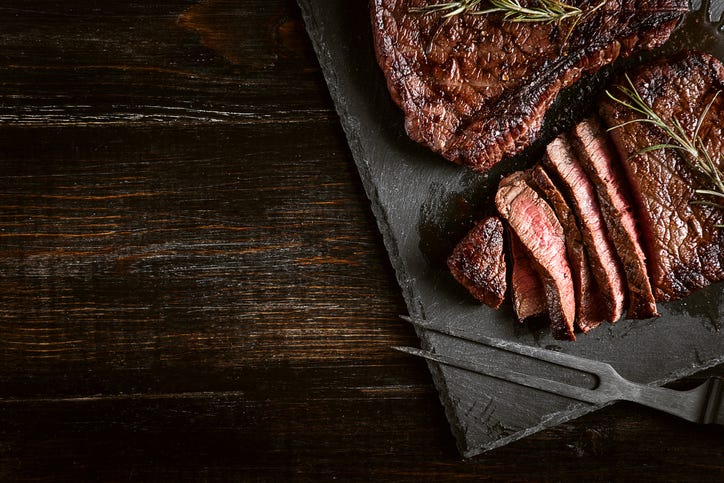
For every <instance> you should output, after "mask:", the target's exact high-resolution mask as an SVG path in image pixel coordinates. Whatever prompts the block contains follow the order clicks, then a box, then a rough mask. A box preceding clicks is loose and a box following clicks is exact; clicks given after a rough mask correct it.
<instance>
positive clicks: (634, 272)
mask: <svg viewBox="0 0 724 483" xmlns="http://www.w3.org/2000/svg"><path fill="white" fill-rule="evenodd" d="M571 139H572V140H573V147H574V148H575V151H576V154H577V155H578V160H579V162H580V163H581V166H583V169H584V170H585V172H586V174H587V175H588V177H589V178H590V180H591V181H592V182H593V185H594V186H595V188H596V195H597V196H598V201H599V204H600V206H601V213H602V215H603V220H604V221H605V223H606V228H607V229H608V233H609V235H610V238H611V241H612V242H613V245H614V247H615V249H616V252H617V254H618V256H619V259H620V260H621V262H622V263H623V269H624V274H625V276H626V283H627V286H628V295H629V303H628V317H629V318H630V319H645V318H649V317H655V316H658V315H659V314H658V313H657V312H656V301H655V300H654V294H653V291H652V289H651V283H650V282H649V275H648V270H647V268H646V256H645V255H644V252H643V250H642V248H641V243H640V241H639V232H638V228H637V226H636V220H635V219H634V213H633V206H632V205H631V203H630V202H629V200H628V198H629V195H628V189H627V184H626V180H625V178H624V176H622V174H623V173H622V168H621V167H620V164H619V160H618V154H617V153H616V151H615V148H614V147H613V146H612V145H611V141H610V139H609V138H608V134H607V133H606V131H605V130H604V129H603V128H602V127H601V125H600V123H599V122H598V121H597V120H595V119H587V120H585V121H583V122H581V123H579V124H578V125H577V126H576V127H575V128H574V129H573V136H572V138H571Z"/></svg>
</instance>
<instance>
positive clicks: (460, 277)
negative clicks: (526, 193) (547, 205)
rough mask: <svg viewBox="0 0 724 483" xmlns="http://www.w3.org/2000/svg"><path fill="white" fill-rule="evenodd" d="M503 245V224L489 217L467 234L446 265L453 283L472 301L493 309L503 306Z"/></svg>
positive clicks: (505, 284)
mask: <svg viewBox="0 0 724 483" xmlns="http://www.w3.org/2000/svg"><path fill="white" fill-rule="evenodd" d="M503 245H504V232H503V223H502V222H501V221H500V218H498V217H496V216H491V217H488V218H485V219H483V220H481V221H479V222H478V223H477V224H476V225H475V226H474V227H473V229H472V230H470V232H468V234H467V235H466V236H465V238H463V239H462V240H461V241H460V243H458V244H457V246H456V247H455V249H454V250H453V252H452V254H451V255H450V257H449V258H448V261H447V264H448V268H449V269H450V271H451V272H452V274H453V277H455V280H457V281H458V282H459V283H460V284H462V285H463V286H464V287H465V288H467V289H468V291H469V292H470V293H471V294H472V296H473V297H475V298H476V299H478V300H480V301H481V302H483V303H484V304H486V305H489V306H491V307H493V308H498V307H500V304H501V303H503V299H504V298H505V291H506V289H507V282H506V278H505V274H506V264H505V255H504V252H503Z"/></svg>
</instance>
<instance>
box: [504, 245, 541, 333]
mask: <svg viewBox="0 0 724 483" xmlns="http://www.w3.org/2000/svg"><path fill="white" fill-rule="evenodd" d="M509 239H510V256H511V259H512V260H513V274H512V275H511V277H510V292H511V295H512V299H513V310H514V311H515V315H516V317H517V318H518V320H519V321H520V322H525V321H526V320H528V319H532V318H534V317H540V316H542V315H545V314H546V311H547V310H546V294H545V289H544V288H543V283H542V282H541V280H540V277H538V274H537V273H536V271H535V268H533V262H532V261H531V259H530V257H529V256H528V253H526V251H525V247H524V246H523V244H522V243H521V242H520V240H519V239H518V237H517V236H515V234H513V233H511V234H510V237H509Z"/></svg>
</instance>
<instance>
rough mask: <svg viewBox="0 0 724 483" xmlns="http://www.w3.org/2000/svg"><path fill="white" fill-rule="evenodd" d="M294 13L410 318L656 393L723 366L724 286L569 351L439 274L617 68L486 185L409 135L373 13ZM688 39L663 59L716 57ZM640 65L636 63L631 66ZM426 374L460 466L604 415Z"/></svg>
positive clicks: (432, 342)
mask: <svg viewBox="0 0 724 483" xmlns="http://www.w3.org/2000/svg"><path fill="white" fill-rule="evenodd" d="M298 3H299V4H300V6H301V8H302V12H303V14H304V18H305V22H306V26H307V30H308V32H309V34H310V37H311V39H312V42H313V44H314V47H315V49H316V53H317V56H318V58H319V61H320V64H321V66H322V69H323V72H324V75H325V77H326V80H327V84H328V86H329V90H330V93H331V95H332V99H333V100H334V103H335V105H336V108H337V111H338V113H339V116H340V118H341V122H342V125H343V127H344V130H345V132H346V134H347V138H348V142H349V145H350V148H351V150H352V154H353V156H354V159H355V162H356V164H357V167H358V169H359V173H360V176H361V178H362V181H363V183H364V187H365V190H366V192H367V195H368V197H369V199H370V201H371V203H372V210H373V212H374V215H375V217H376V218H377V222H378V225H379V228H380V230H381V232H382V235H383V237H384V241H385V245H386V247H387V250H388V252H389V256H390V259H391V261H392V265H393V266H394V268H395V271H396V274H397V278H398V281H399V284H400V287H401V288H402V291H403V295H404V297H405V300H406V302H407V306H408V310H409V313H410V315H411V316H412V317H417V318H424V319H426V320H429V321H432V322H433V323H434V324H436V326H438V327H440V328H442V329H445V328H454V329H456V330H459V331H464V332H465V333H469V334H471V335H474V334H485V335H489V336H494V337H498V338H502V339H506V340H515V341H518V342H521V343H524V344H529V345H534V346H540V347H547V348H550V349H554V350H561V351H564V352H568V353H571V354H576V355H579V356H583V357H587V358H591V359H596V360H601V361H606V362H609V363H611V364H612V365H613V366H614V367H615V368H616V369H617V370H618V371H619V372H620V373H621V374H622V375H623V376H624V377H627V378H629V379H631V380H634V381H639V382H645V383H652V384H662V383H665V382H667V381H671V380H674V379H677V378H681V377H684V376H686V375H689V374H692V373H694V372H696V371H698V370H701V369H705V368H708V367H712V366H714V365H717V364H720V363H722V362H724V331H722V330H721V321H722V311H723V310H724V306H723V304H722V303H721V297H722V289H723V288H724V287H723V286H722V284H719V285H716V286H714V287H710V288H709V289H707V290H703V291H701V292H698V293H696V294H694V295H692V296H691V297H689V298H687V299H686V300H684V301H680V302H675V303H669V304H661V305H660V311H661V313H662V317H660V318H658V319H654V320H642V321H629V320H623V321H620V322H619V323H618V324H616V325H613V326H611V325H609V326H602V327H599V328H598V329H596V330H594V331H592V332H591V333H589V334H586V335H582V336H581V337H579V340H578V341H577V342H575V343H566V342H560V341H556V340H554V339H552V338H551V337H550V335H549V333H548V331H547V330H545V329H540V330H537V331H536V330H530V329H529V328H525V327H521V326H518V325H517V324H516V323H515V322H513V316H512V311H511V307H510V306H509V305H507V306H503V308H502V309H501V310H497V311H496V310H492V309H490V308H488V307H485V306H481V305H479V304H477V303H475V302H474V301H472V299H471V298H470V297H469V296H468V295H467V294H466V293H465V291H464V290H463V289H462V288H460V287H459V286H458V285H457V284H456V283H455V282H454V280H453V279H452V277H451V276H450V275H449V273H448V272H447V270H446V269H445V267H444V260H445V257H446V256H447V254H448V253H449V251H450V249H451V247H452V246H453V244H454V243H455V242H456V241H457V240H458V239H459V238H460V237H461V236H462V235H463V234H464V233H465V232H466V231H467V229H469V228H470V226H471V223H472V221H473V220H474V219H475V218H476V217H479V216H480V215H481V214H483V213H485V212H486V211H487V210H490V207H489V204H490V203H489V196H490V191H491V189H490V188H491V187H495V186H496V185H497V182H498V180H499V179H500V176H501V174H502V173H503V172H507V171H510V170H512V169H515V168H517V167H519V166H521V165H523V164H525V163H526V162H528V161H529V160H530V159H531V158H532V157H535V156H536V154H537V153H538V152H540V149H541V147H542V146H544V143H545V142H547V141H549V140H550V139H551V138H552V137H553V136H554V135H555V129H552V128H550V126H556V127H558V128H560V129H565V128H567V127H568V126H570V125H571V123H572V122H574V121H576V120H577V117H576V116H579V117H580V115H581V113H582V112H583V109H580V108H574V107H572V106H579V107H580V106H582V105H586V104H588V105H590V104H591V103H590V99H591V96H592V95H595V93H596V92H600V90H601V87H602V86H604V85H606V82H607V81H608V80H609V79H610V77H611V76H612V75H613V73H614V72H615V71H616V68H613V69H604V70H603V71H602V72H601V73H600V74H598V75H597V76H595V77H594V78H593V79H589V80H588V81H587V82H585V83H583V84H582V86H579V87H578V88H576V89H573V90H569V91H568V92H565V93H562V95H561V96H560V99H559V102H557V105H556V106H555V108H554V109H553V110H552V116H558V118H556V119H555V120H551V119H553V118H550V119H549V120H548V122H547V123H546V124H547V126H549V127H548V128H546V129H545V130H544V133H543V137H542V140H541V142H539V143H537V144H536V145H534V146H533V147H531V148H530V149H529V150H527V152H526V153H525V155H524V156H520V157H518V158H517V159H514V160H511V161H508V162H504V163H501V164H500V165H499V167H498V168H497V169H495V170H494V171H493V172H491V173H489V174H488V175H487V176H484V175H479V174H476V173H473V172H471V171H469V170H466V169H463V168H460V167H457V166H454V165H452V164H450V163H448V162H446V161H444V160H443V159H442V158H440V157H439V156H437V155H435V154H433V153H431V152H429V151H427V150H426V149H425V148H423V147H421V146H418V145H417V144H415V143H413V142H412V141H410V140H409V139H408V138H407V136H406V135H405V132H404V128H403V118H402V113H401V111H400V110H399V109H398V108H397V107H396V106H395V105H394V104H393V102H392V101H391V99H390V97H389V95H388V93H387V89H386V87H385V83H384V79H383V77H382V74H381V72H380V70H379V68H378V67H377V64H376V62H375V59H374V54H373V50H372V49H373V48H372V39H371V33H370V24H369V16H368V10H367V2H365V1H357V2H343V1H340V0H299V2H298ZM717 5H718V6H720V7H721V6H722V5H724V4H723V3H721V2H720V3H718V4H717ZM695 7H697V6H696V5H695ZM693 15H698V14H692V17H691V18H690V19H688V20H687V22H686V24H687V25H689V27H695V29H696V30H697V31H701V32H711V29H707V28H704V27H707V25H705V24H702V22H701V18H695V17H694V16H693ZM702 25H704V27H702ZM690 31H693V29H692V28H688V29H684V30H682V31H681V33H680V34H678V37H677V38H674V39H672V41H671V42H670V43H669V45H668V47H665V48H664V49H663V50H662V52H659V55H663V53H665V52H666V50H667V49H668V51H669V52H671V51H675V50H678V49H679V48H681V47H682V46H687V47H691V46H693V47H697V48H702V49H705V50H708V51H710V52H712V53H714V54H715V55H717V56H718V57H719V58H722V45H723V43H722V41H721V39H720V38H716V37H712V36H711V35H709V34H707V35H708V36H703V34H702V35H699V34H697V35H694V36H692V35H691V34H690V33H689V32H690ZM642 60H643V59H642V58H641V57H638V58H636V59H632V60H630V61H628V62H629V63H636V62H641V61H642ZM623 68H625V65H622V64H619V66H618V70H621V69H623ZM419 335H420V338H421V342H422V345H423V346H424V347H426V348H430V349H432V350H436V351H440V352H445V353H448V354H453V355H454V354H463V353H464V354H466V355H468V356H474V357H480V358H484V359H488V360H493V361H495V362H496V363H497V364H500V365H503V366H509V367H515V368H518V369H521V368H523V367H525V370H528V371H530V372H532V373H536V374H539V375H543V376H546V377H550V378H553V379H559V380H579V379H582V380H581V383H583V384H585V383H586V380H585V377H589V376H584V375H582V374H580V373H576V372H573V371H569V370H564V369H562V368H560V367H557V366H552V365H548V364H545V363H540V362H535V361H531V360H529V359H525V358H521V357H520V356H513V355H509V354H504V353H501V352H500V351H496V350H494V349H487V350H486V349H483V348H481V347H480V346H477V345H474V344H469V343H464V342H460V341H457V340H453V339H451V338H449V337H446V336H444V335H441V334H439V333H436V332H421V333H419ZM430 371H431V373H432V376H433V379H434V382H435V385H436V387H437V389H438V391H439V394H440V398H441V401H442V403H443V405H444V406H445V409H446V413H447V416H448V420H449V422H450V426H451V428H452V431H453V433H454V434H455V437H456V440H457V442H458V447H459V449H460V451H461V452H462V454H463V455H464V456H466V457H469V456H473V455H475V454H478V453H481V452H483V451H487V450H490V449H492V448H496V447H499V446H502V445H504V444H507V443H509V442H511V441H514V440H516V439H519V438H522V437H524V436H527V435H529V434H532V433H533V432H536V431H539V430H541V429H544V428H547V427H551V426H554V425H556V424H559V423H561V422H565V421H568V420H570V419H572V418H576V417H578V416H581V415H583V414H585V413H587V412H590V411H593V410H595V409H597V407H596V406H593V405H590V404H586V403H580V402H576V401H572V400H569V399H566V398H563V397H559V396H555V395H552V394H548V393H545V392H541V391H536V390H533V389H528V388H525V387H522V386H518V385H515V384H511V383H508V382H505V381H500V380H497V379H494V378H489V377H485V376H481V375H476V374H472V373H469V372H466V371H463V370H459V369H455V368H451V367H440V366H438V365H436V364H431V365H430ZM591 383H593V381H591ZM420 424H424V421H420Z"/></svg>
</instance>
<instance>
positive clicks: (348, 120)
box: [297, 0, 724, 458]
mask: <svg viewBox="0 0 724 483" xmlns="http://www.w3.org/2000/svg"><path fill="white" fill-rule="evenodd" d="M297 4H298V5H299V6H300V9H301V12H302V17H303V19H304V22H305V27H306V29H307V31H308V33H309V38H310V40H311V42H312V45H313V47H314V50H315V53H316V55H317V59H318V60H319V64H320V66H321V68H322V74H323V76H324V79H325V81H326V84H327V88H328V89H329V93H330V96H331V98H332V101H333V103H334V106H335V110H336V111H337V114H338V116H339V118H340V123H341V125H342V128H343V130H344V132H345V136H346V138H347V142H348V144H349V147H350V150H351V152H352V156H353V159H354V162H355V164H356V166H357V170H358V171H359V174H360V178H361V181H362V185H363V187H364V189H365V193H366V195H367V197H368V198H369V200H370V205H371V209H372V213H373V215H374V217H375V220H376V222H377V226H378V228H379V230H380V233H381V234H382V240H383V243H384V245H385V249H386V250H387V252H388V255H389V259H390V263H391V264H392V267H393V269H394V270H395V274H396V278H397V282H398V284H399V285H400V288H401V290H402V295H403V298H404V300H405V303H406V305H407V309H408V312H409V315H410V316H412V317H413V318H424V314H423V313H422V310H421V307H420V306H419V305H416V304H415V303H414V302H415V301H416V300H417V297H416V296H415V293H414V290H413V288H412V284H411V283H410V277H409V275H408V270H407V268H406V266H405V263H404V260H403V259H402V257H401V256H400V255H399V249H398V247H397V244H396V243H395V240H394V238H393V236H392V234H391V233H392V230H391V228H390V225H389V220H388V218H387V215H386V213H385V210H384V207H383V206H382V203H381V202H380V200H379V196H378V193H377V189H376V186H375V185H374V183H373V182H372V177H371V175H370V173H369V166H368V164H367V163H366V156H365V153H366V150H365V148H364V145H363V143H362V142H361V140H360V138H359V136H358V135H357V127H358V126H357V124H356V123H355V121H354V119H355V117H354V116H353V115H352V114H351V113H350V112H349V111H348V110H347V109H346V108H345V106H344V103H343V102H341V98H340V93H339V90H338V88H337V85H336V82H335V81H336V76H335V73H334V70H333V69H332V68H331V65H332V63H333V61H332V57H331V55H330V53H329V50H328V49H327V48H326V47H325V45H324V44H323V42H321V35H315V33H319V32H320V31H322V30H323V27H322V26H321V25H320V24H319V23H318V22H317V21H316V19H317V18H321V17H319V16H318V15H320V12H319V10H318V9H317V8H316V7H315V5H314V2H309V3H307V1H306V0H297ZM317 6H318V5H317ZM416 331H417V334H418V336H420V339H421V341H422V342H423V346H426V345H427V343H428V342H427V337H426V335H425V331H424V330H417V329H416ZM722 363H724V356H722V357H718V358H714V359H710V360H708V361H705V362H704V363H703V364H701V365H699V366H698V367H689V368H686V369H683V370H680V371H676V372H674V373H672V374H670V375H668V376H667V377H664V378H662V379H659V380H656V381H654V382H652V383H650V385H655V386H658V385H663V384H666V383H669V382H672V381H675V380H677V379H681V378H683V377H686V376H690V375H692V374H694V373H697V372H700V371H703V370H706V369H710V368H712V367H715V366H717V365H719V364H722ZM428 367H429V369H430V373H431V375H432V378H433V382H434V384H435V387H436V388H437V391H438V395H439V397H440V401H441V403H442V406H443V408H444V410H445V413H446V416H447V419H448V422H449V423H450V427H451V430H452V432H453V434H454V436H455V440H456V443H457V446H458V449H459V451H460V453H461V454H462V455H463V457H465V458H471V457H474V456H477V455H480V454H482V453H485V452H487V451H490V450H492V449H495V448H499V447H501V446H505V445H507V444H509V443H512V442H513V441H516V440H518V439H521V438H524V437H527V436H530V435H532V434H535V433H537V432H539V431H541V430H544V429H548V428H551V427H554V426H557V425H559V424H563V423H566V422H569V421H571V420H573V419H576V418H579V417H581V416H584V415H585V414H588V413H591V412H593V411H596V410H598V409H600V408H602V407H605V406H608V405H610V404H613V403H608V404H604V405H598V406H590V405H586V404H578V405H576V406H574V407H573V408H567V409H565V410H563V411H559V412H555V413H551V414H549V415H547V416H546V417H545V418H544V419H543V420H542V421H541V423H540V424H538V425H535V426H532V427H528V428H526V429H524V430H522V431H518V432H516V433H513V434H511V435H508V436H506V437H503V438H500V439H497V440H495V441H492V442H491V443H489V444H484V445H481V446H478V447H474V448H467V447H466V445H465V438H464V436H463V434H462V432H463V430H462V428H461V425H460V422H459V420H458V419H457V416H456V415H455V412H454V410H452V409H451V407H452V403H453V402H452V400H451V399H450V396H449V394H448V390H447V383H446V381H445V378H444V377H443V376H442V374H441V373H440V370H439V367H437V365H436V364H434V363H430V364H428Z"/></svg>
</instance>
